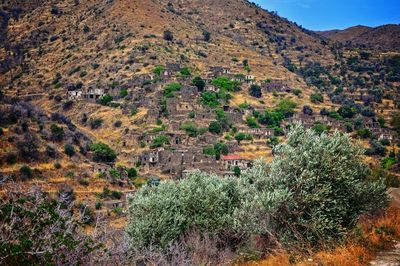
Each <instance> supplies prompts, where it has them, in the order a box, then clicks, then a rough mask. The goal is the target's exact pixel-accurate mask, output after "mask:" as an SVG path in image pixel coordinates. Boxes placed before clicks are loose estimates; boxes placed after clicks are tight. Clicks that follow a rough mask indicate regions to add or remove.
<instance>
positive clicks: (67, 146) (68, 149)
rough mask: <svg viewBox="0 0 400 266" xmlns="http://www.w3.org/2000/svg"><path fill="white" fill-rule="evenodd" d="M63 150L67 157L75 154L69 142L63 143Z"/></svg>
mask: <svg viewBox="0 0 400 266" xmlns="http://www.w3.org/2000/svg"><path fill="white" fill-rule="evenodd" d="M64 152H65V154H66V155H68V156H69V157H72V156H74V155H75V148H74V146H72V145H71V144H68V143H67V144H65V145H64Z"/></svg>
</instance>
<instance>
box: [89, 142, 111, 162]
mask: <svg viewBox="0 0 400 266" xmlns="http://www.w3.org/2000/svg"><path fill="white" fill-rule="evenodd" d="M89 148H90V150H91V151H92V152H93V159H94V160H95V161H97V162H114V161H115V159H116V158H117V155H116V153H115V152H114V150H112V149H111V148H110V147H109V146H108V145H107V144H104V143H101V142H99V143H93V144H91V145H90V147H89Z"/></svg>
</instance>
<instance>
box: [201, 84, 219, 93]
mask: <svg viewBox="0 0 400 266" xmlns="http://www.w3.org/2000/svg"><path fill="white" fill-rule="evenodd" d="M204 91H210V92H219V88H218V87H216V86H214V85H212V84H207V85H206V86H205V88H204Z"/></svg>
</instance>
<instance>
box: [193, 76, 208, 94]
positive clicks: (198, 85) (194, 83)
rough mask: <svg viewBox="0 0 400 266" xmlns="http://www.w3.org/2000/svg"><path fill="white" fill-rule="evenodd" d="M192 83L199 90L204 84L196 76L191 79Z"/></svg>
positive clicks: (201, 89) (202, 88)
mask: <svg viewBox="0 0 400 266" xmlns="http://www.w3.org/2000/svg"><path fill="white" fill-rule="evenodd" d="M192 84H193V85H194V86H196V87H197V89H198V90H199V91H203V90H204V88H205V86H206V82H205V81H204V80H203V79H202V78H201V77H198V76H197V77H195V78H194V79H193V80H192Z"/></svg>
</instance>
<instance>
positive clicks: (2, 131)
mask: <svg viewBox="0 0 400 266" xmlns="http://www.w3.org/2000/svg"><path fill="white" fill-rule="evenodd" d="M3 135H4V130H3V128H1V127H0V136H3Z"/></svg>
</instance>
